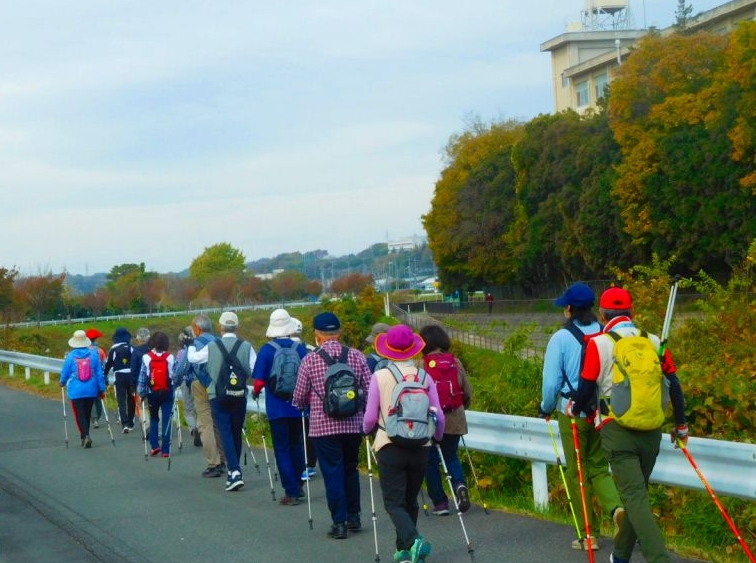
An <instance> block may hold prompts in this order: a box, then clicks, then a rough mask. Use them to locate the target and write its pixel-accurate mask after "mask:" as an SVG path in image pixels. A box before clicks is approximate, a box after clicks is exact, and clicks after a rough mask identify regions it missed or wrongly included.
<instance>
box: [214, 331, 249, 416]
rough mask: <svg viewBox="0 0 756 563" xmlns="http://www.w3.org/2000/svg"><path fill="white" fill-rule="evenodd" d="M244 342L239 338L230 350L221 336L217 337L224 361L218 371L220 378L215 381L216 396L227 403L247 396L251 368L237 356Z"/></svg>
mask: <svg viewBox="0 0 756 563" xmlns="http://www.w3.org/2000/svg"><path fill="white" fill-rule="evenodd" d="M242 342H243V340H242V339H241V338H238V339H237V340H236V342H234V345H233V346H232V347H231V350H230V351H229V350H226V346H225V345H224V344H223V342H222V341H221V339H220V338H218V339H216V344H217V345H218V349H219V350H220V352H221V354H223V362H222V363H221V368H220V372H219V373H218V380H217V381H216V382H215V398H216V399H218V400H220V401H222V402H225V403H236V402H239V401H244V400H246V398H247V379H249V368H247V367H245V366H244V365H243V364H242V362H240V361H239V358H238V357H237V356H236V353H237V352H238V351H239V348H240V347H241V345H242Z"/></svg>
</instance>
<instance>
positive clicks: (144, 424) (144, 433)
mask: <svg viewBox="0 0 756 563" xmlns="http://www.w3.org/2000/svg"><path fill="white" fill-rule="evenodd" d="M139 402H140V403H141V404H142V408H141V411H142V443H143V444H144V461H147V456H148V455H149V452H148V451H147V414H146V413H145V408H144V399H142V400H141V401H139Z"/></svg>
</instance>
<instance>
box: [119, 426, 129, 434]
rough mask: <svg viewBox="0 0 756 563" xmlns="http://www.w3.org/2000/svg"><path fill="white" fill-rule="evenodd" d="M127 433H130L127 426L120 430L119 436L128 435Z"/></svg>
mask: <svg viewBox="0 0 756 563" xmlns="http://www.w3.org/2000/svg"><path fill="white" fill-rule="evenodd" d="M129 432H131V428H129V427H128V426H124V427H123V428H122V429H121V434H128V433H129Z"/></svg>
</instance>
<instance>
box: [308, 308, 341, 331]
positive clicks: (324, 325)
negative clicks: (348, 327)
mask: <svg viewBox="0 0 756 563" xmlns="http://www.w3.org/2000/svg"><path fill="white" fill-rule="evenodd" d="M312 328H314V329H315V330H319V331H320V332H334V331H336V330H339V329H340V328H341V323H340V322H339V318H338V317H337V316H336V315H334V314H333V313H331V312H330V311H326V312H324V313H320V314H318V315H315V318H314V319H312Z"/></svg>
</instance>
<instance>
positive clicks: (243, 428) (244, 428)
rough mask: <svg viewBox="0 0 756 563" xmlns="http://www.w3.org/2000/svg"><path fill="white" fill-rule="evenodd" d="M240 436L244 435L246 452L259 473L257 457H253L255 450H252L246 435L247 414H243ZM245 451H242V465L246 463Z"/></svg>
mask: <svg viewBox="0 0 756 563" xmlns="http://www.w3.org/2000/svg"><path fill="white" fill-rule="evenodd" d="M242 436H244V441H245V442H246V443H247V452H249V455H250V457H251V458H252V463H254V464H255V469H257V472H258V473H260V465H259V464H258V463H257V458H256V457H255V452H253V451H252V446H251V445H250V443H249V436H248V435H247V416H246V414H245V415H244V426H242ZM247 452H244V465H247Z"/></svg>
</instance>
